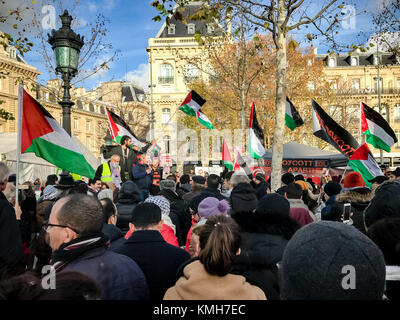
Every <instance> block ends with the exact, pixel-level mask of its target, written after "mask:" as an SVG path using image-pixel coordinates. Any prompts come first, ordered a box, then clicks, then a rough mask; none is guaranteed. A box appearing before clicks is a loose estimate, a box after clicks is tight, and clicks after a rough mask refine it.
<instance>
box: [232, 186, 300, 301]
mask: <svg viewBox="0 0 400 320" xmlns="http://www.w3.org/2000/svg"><path fill="white" fill-rule="evenodd" d="M232 218H233V219H234V220H235V221H236V222H237V223H238V224H239V226H240V228H241V232H242V233H241V235H242V243H241V246H240V248H241V253H240V255H238V256H237V257H236V259H235V263H234V267H233V271H232V273H234V274H240V275H243V276H244V277H245V278H246V280H247V281H248V282H249V283H250V284H253V285H256V286H258V287H260V288H261V289H262V290H263V291H264V293H265V295H266V296H267V297H268V299H269V300H279V299H280V293H279V283H278V263H279V262H280V261H281V260H282V256H283V252H284V250H285V247H286V244H287V243H288V241H289V240H290V238H291V237H292V236H293V235H294V233H295V232H296V231H297V230H298V229H299V228H300V226H299V225H298V223H297V222H296V221H295V220H293V219H292V218H290V204H289V201H288V200H286V199H285V198H284V197H283V196H281V195H280V194H277V193H271V194H267V195H265V196H264V197H263V198H261V199H260V200H259V201H258V204H257V206H256V210H255V211H254V212H251V211H250V212H249V211H248V212H235V213H233V214H232Z"/></svg>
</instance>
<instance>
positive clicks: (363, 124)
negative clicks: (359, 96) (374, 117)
mask: <svg viewBox="0 0 400 320" xmlns="http://www.w3.org/2000/svg"><path fill="white" fill-rule="evenodd" d="M367 130H368V122H367V118H365V113H364V103H362V102H361V133H363V132H365V131H367Z"/></svg>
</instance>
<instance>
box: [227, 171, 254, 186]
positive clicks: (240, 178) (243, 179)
mask: <svg viewBox="0 0 400 320" xmlns="http://www.w3.org/2000/svg"><path fill="white" fill-rule="evenodd" d="M230 182H231V185H232V187H236V186H237V185H238V184H239V183H250V179H249V177H248V176H246V175H245V174H244V173H240V172H239V173H238V172H236V173H234V174H233V175H232V177H231V181H230Z"/></svg>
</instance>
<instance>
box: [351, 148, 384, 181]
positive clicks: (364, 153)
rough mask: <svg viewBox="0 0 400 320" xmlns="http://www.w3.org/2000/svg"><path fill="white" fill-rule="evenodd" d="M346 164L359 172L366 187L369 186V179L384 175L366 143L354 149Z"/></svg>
mask: <svg viewBox="0 0 400 320" xmlns="http://www.w3.org/2000/svg"><path fill="white" fill-rule="evenodd" d="M348 165H349V167H351V168H352V169H353V170H354V171H357V172H359V173H360V174H361V176H362V177H363V180H364V182H365V184H366V185H367V186H368V187H371V182H369V180H372V179H373V178H375V177H377V176H383V175H384V174H383V172H382V170H381V168H380V167H379V165H378V163H377V162H376V160H375V159H374V157H373V156H372V154H371V152H370V151H369V148H368V145H367V143H364V144H362V145H361V146H360V147H359V148H358V149H357V150H356V151H354V153H353V154H352V155H351V156H350V160H349V162H348Z"/></svg>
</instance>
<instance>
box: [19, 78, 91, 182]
mask: <svg viewBox="0 0 400 320" xmlns="http://www.w3.org/2000/svg"><path fill="white" fill-rule="evenodd" d="M18 99H19V112H18V114H19V120H20V121H19V122H20V123H19V124H18V135H19V139H20V141H21V145H20V146H19V147H20V148H21V149H20V152H21V154H22V153H27V152H32V153H34V154H35V155H36V156H38V157H40V158H42V159H45V160H46V161H48V162H50V163H52V164H54V165H55V166H57V167H60V168H63V169H65V170H68V171H70V172H73V173H76V174H79V175H81V176H84V177H88V178H94V174H95V170H94V168H93V167H92V166H91V165H90V164H89V163H88V162H87V160H86V159H85V157H84V156H83V154H82V152H81V150H80V149H79V147H78V146H77V145H76V144H75V142H74V141H73V140H72V139H71V137H70V135H69V134H68V133H67V132H66V131H65V130H64V129H63V128H62V127H61V125H60V124H59V123H58V122H57V121H56V120H55V119H54V118H53V117H52V116H51V114H50V113H49V112H48V111H47V110H46V109H45V108H43V107H42V106H41V105H40V103H39V102H37V101H36V100H35V99H34V98H33V97H31V96H30V95H29V93H27V92H26V91H25V90H24V88H23V87H22V86H21V87H20V88H19V96H18Z"/></svg>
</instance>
